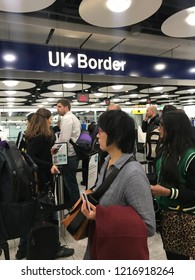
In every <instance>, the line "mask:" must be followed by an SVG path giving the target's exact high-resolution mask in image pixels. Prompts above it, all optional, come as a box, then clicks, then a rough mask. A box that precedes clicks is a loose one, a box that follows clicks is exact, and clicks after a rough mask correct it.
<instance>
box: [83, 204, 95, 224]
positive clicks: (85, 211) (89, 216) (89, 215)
mask: <svg viewBox="0 0 195 280" xmlns="http://www.w3.org/2000/svg"><path fill="white" fill-rule="evenodd" d="M89 205H90V209H91V210H90V211H88V209H87V205H86V201H84V202H83V204H82V206H81V212H82V213H83V215H85V217H86V218H87V219H88V220H95V218H96V206H94V205H93V204H91V203H90V202H89Z"/></svg>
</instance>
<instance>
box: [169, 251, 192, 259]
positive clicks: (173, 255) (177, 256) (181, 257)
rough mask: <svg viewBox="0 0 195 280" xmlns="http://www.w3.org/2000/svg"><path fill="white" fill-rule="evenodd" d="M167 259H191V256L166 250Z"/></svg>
mask: <svg viewBox="0 0 195 280" xmlns="http://www.w3.org/2000/svg"><path fill="white" fill-rule="evenodd" d="M165 253H166V256H167V260H189V259H190V257H187V256H184V255H179V254H174V253H171V252H167V251H165Z"/></svg>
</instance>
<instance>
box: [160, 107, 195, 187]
mask: <svg viewBox="0 0 195 280" xmlns="http://www.w3.org/2000/svg"><path fill="white" fill-rule="evenodd" d="M160 124H161V125H162V126H163V128H164V136H163V139H162V158H163V160H162V166H161V180H163V182H164V183H168V184H174V185H176V184H178V182H179V181H178V180H179V178H178V173H177V170H178V169H177V166H178V163H179V160H180V158H181V157H182V156H183V155H184V153H185V152H186V150H187V149H188V148H190V147H191V146H192V142H191V138H192V127H191V123H190V120H189V118H188V116H187V115H186V114H185V112H184V111H183V110H176V111H171V112H167V113H165V114H163V115H162V118H161V122H160Z"/></svg>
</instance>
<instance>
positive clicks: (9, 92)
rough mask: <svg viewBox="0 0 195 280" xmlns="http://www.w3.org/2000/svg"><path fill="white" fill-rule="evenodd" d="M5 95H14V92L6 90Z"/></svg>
mask: <svg viewBox="0 0 195 280" xmlns="http://www.w3.org/2000/svg"><path fill="white" fill-rule="evenodd" d="M5 93H6V94H8V95H14V94H16V90H6V91H5Z"/></svg>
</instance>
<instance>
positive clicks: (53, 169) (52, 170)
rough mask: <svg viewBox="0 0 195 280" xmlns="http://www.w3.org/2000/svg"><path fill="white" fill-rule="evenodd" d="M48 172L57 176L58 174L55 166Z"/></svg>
mask: <svg viewBox="0 0 195 280" xmlns="http://www.w3.org/2000/svg"><path fill="white" fill-rule="evenodd" d="M50 171H51V174H59V173H60V171H59V169H58V168H57V166H56V165H55V164H54V165H53V166H52V168H51V169H50Z"/></svg>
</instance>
